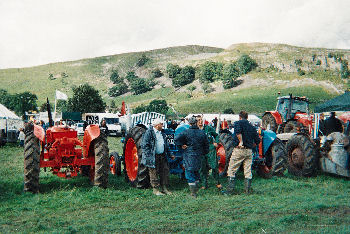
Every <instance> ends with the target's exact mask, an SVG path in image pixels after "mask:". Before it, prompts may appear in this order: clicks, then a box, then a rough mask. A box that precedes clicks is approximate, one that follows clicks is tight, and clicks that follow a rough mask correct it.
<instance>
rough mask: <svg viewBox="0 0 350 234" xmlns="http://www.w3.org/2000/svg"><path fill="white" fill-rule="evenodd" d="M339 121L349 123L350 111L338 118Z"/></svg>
mask: <svg viewBox="0 0 350 234" xmlns="http://www.w3.org/2000/svg"><path fill="white" fill-rule="evenodd" d="M338 119H340V120H341V121H343V123H347V122H348V121H350V111H347V112H344V113H342V114H340V115H339V116H338Z"/></svg>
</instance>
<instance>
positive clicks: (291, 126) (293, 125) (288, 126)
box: [284, 121, 299, 133]
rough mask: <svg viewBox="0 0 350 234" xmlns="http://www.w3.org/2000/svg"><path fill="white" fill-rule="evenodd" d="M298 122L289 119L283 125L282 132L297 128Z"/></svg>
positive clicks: (289, 131)
mask: <svg viewBox="0 0 350 234" xmlns="http://www.w3.org/2000/svg"><path fill="white" fill-rule="evenodd" d="M298 127H299V126H298V123H297V122H296V121H289V122H288V123H286V126H285V127H284V133H293V132H297V130H298Z"/></svg>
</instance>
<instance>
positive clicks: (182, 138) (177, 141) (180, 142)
mask: <svg viewBox="0 0 350 234" xmlns="http://www.w3.org/2000/svg"><path fill="white" fill-rule="evenodd" d="M184 132H185V131H183V132H181V133H180V134H179V135H177V136H176V137H175V144H176V145H179V146H181V148H182V149H186V148H187V145H186V144H185V139H186V137H185V135H184Z"/></svg>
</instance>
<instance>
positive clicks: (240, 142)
mask: <svg viewBox="0 0 350 234" xmlns="http://www.w3.org/2000/svg"><path fill="white" fill-rule="evenodd" d="M236 136H237V138H238V141H239V143H238V146H237V148H243V140H242V134H237V135H236Z"/></svg>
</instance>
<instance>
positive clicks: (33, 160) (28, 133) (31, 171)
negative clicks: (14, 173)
mask: <svg viewBox="0 0 350 234" xmlns="http://www.w3.org/2000/svg"><path fill="white" fill-rule="evenodd" d="M39 174H40V145H39V139H38V138H37V137H36V136H35V135H34V126H33V125H27V126H26V129H25V139H24V191H25V192H32V193H38V192H39Z"/></svg>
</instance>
